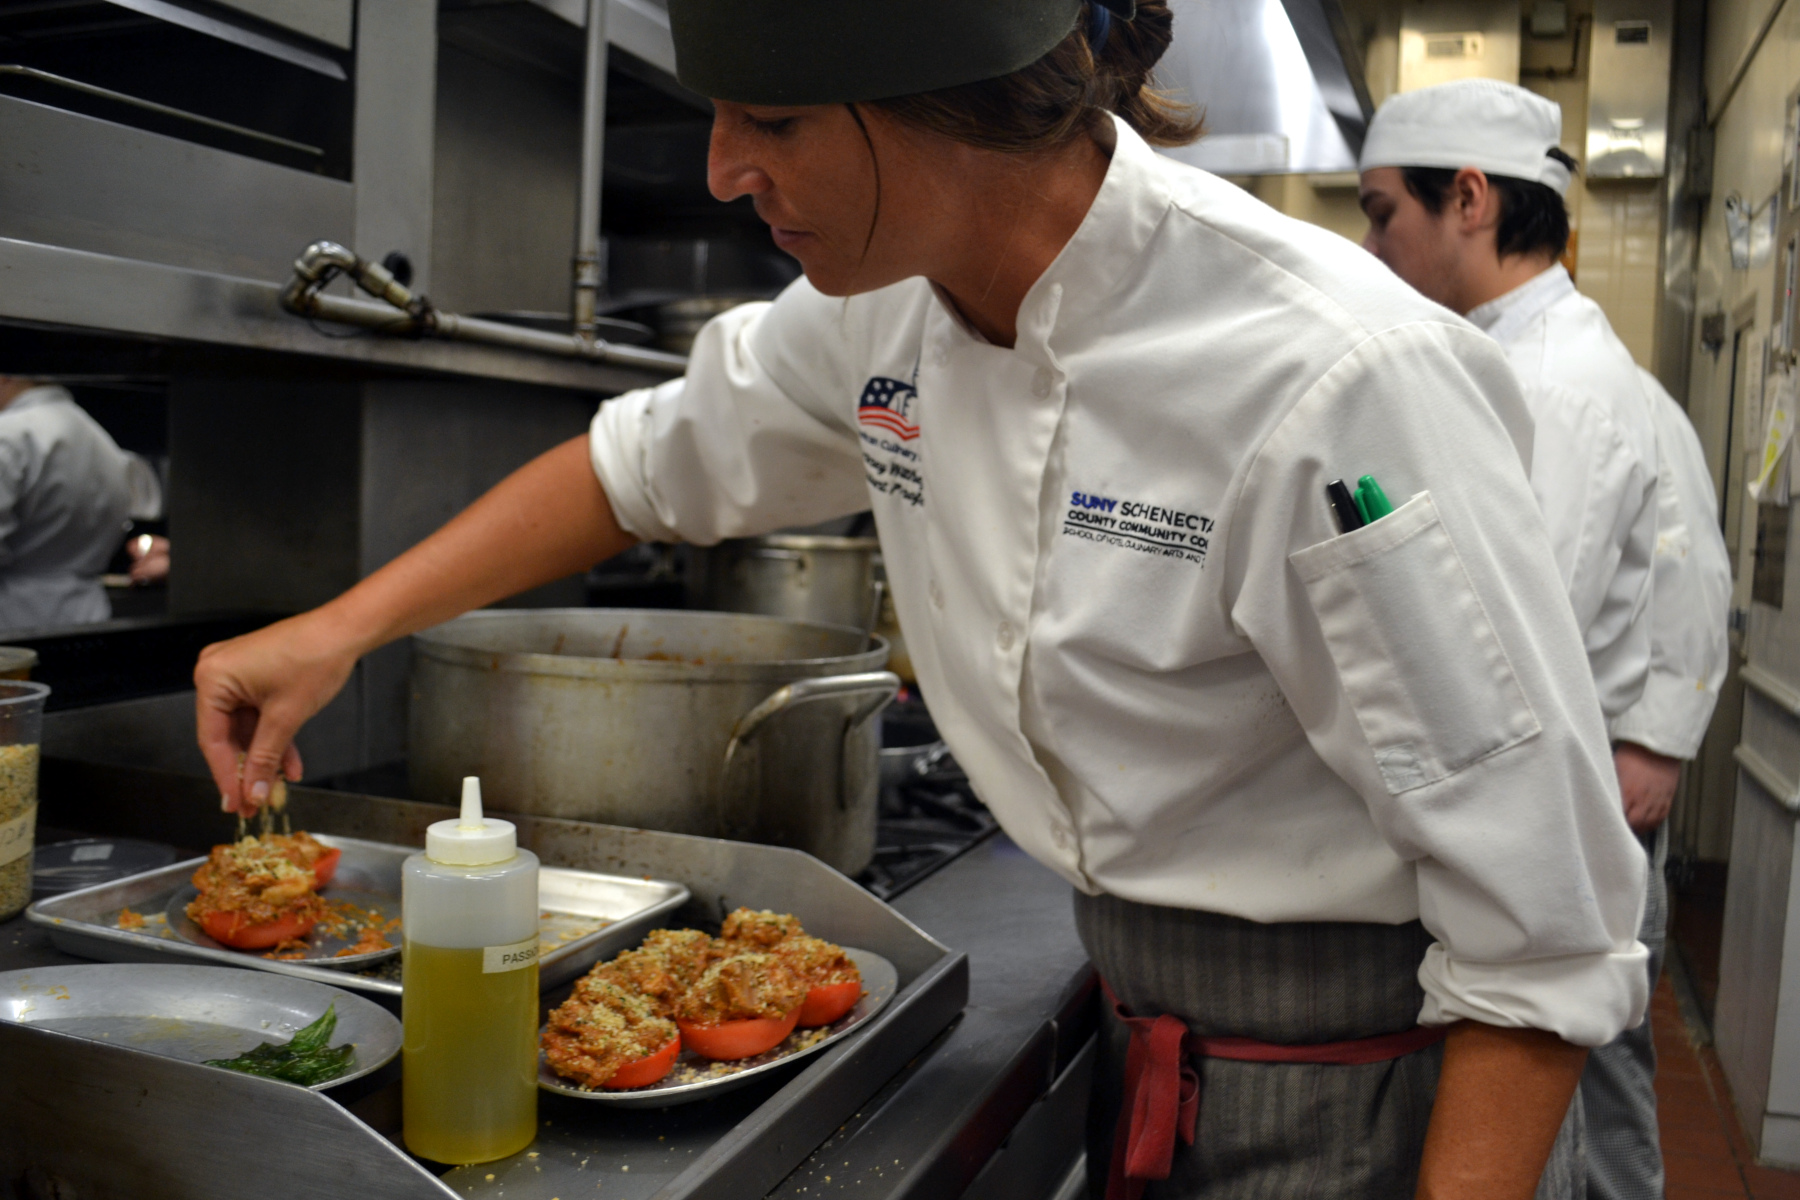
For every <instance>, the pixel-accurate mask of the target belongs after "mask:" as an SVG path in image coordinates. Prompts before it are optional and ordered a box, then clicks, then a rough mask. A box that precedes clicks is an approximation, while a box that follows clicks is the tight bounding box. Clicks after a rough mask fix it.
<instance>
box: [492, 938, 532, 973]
mask: <svg viewBox="0 0 1800 1200" xmlns="http://www.w3.org/2000/svg"><path fill="white" fill-rule="evenodd" d="M537 960H538V939H537V934H535V933H534V934H532V935H531V936H530V937H528V938H526V939H525V940H524V941H522V942H514V943H513V944H512V945H510V946H486V947H483V948H482V951H481V973H482V974H483V975H493V974H495V973H496V972H499V971H517V970H521V969H522V968H525V967H535V966H536V965H537Z"/></svg>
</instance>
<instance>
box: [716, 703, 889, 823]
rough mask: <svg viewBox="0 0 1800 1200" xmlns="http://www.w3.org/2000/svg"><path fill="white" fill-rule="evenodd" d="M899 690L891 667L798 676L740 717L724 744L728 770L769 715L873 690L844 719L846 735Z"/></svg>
mask: <svg viewBox="0 0 1800 1200" xmlns="http://www.w3.org/2000/svg"><path fill="white" fill-rule="evenodd" d="M899 691H900V677H899V676H898V675H896V674H894V673H893V672H892V671H864V672H861V673H860V674H855V675H823V676H819V677H817V678H813V679H796V680H795V681H794V682H792V683H789V684H784V685H782V686H781V687H779V688H777V689H775V690H774V691H773V692H770V693H769V695H768V696H766V697H765V698H764V699H763V701H762V703H760V704H758V705H757V706H756V707H755V708H753V709H751V710H750V711H749V712H747V713H745V714H744V715H743V716H742V717H740V718H738V723H737V724H736V725H735V726H733V727H732V730H731V741H730V742H728V743H727V744H726V746H725V774H726V776H727V777H728V778H729V776H730V774H731V768H732V765H733V763H734V762H735V760H736V759H737V754H738V747H740V746H742V745H744V744H745V743H746V742H748V741H749V740H750V739H751V738H753V737H755V736H756V735H757V733H758V731H760V730H761V729H762V727H763V726H764V725H766V724H767V723H768V721H769V719H770V718H771V717H773V716H775V715H776V714H777V713H781V712H785V711H786V710H788V709H790V708H794V707H796V706H797V705H801V704H806V703H809V702H811V701H814V700H829V699H832V698H834V697H838V696H854V695H857V694H859V693H870V694H871V695H872V698H871V699H870V700H868V701H867V702H866V703H864V704H862V705H859V706H858V707H857V709H856V711H855V712H853V713H851V714H850V718H849V720H847V721H845V722H844V736H845V737H849V736H850V735H851V734H852V733H854V732H856V730H857V729H859V728H861V726H862V724H863V722H864V721H867V720H868V719H869V718H870V717H872V716H874V715H875V714H876V713H878V712H880V711H881V710H882V709H884V708H886V707H887V706H888V702H889V701H890V700H892V699H893V698H894V697H895V695H897V694H898V693H899ZM838 800H839V803H840V804H841V803H842V802H843V780H841V779H840V780H839V781H838Z"/></svg>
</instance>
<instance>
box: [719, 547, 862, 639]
mask: <svg viewBox="0 0 1800 1200" xmlns="http://www.w3.org/2000/svg"><path fill="white" fill-rule="evenodd" d="M880 552H881V543H880V542H879V541H877V540H876V539H874V538H851V537H822V536H818V535H815V534H785V533H778V534H770V535H768V536H766V537H754V538H733V539H730V540H727V541H723V542H720V543H719V544H718V545H716V546H690V547H689V548H688V554H689V556H690V557H689V559H688V562H689V564H690V565H689V571H688V584H689V592H690V595H691V596H692V597H693V599H692V600H691V603H692V604H694V605H695V606H696V607H699V608H704V609H710V610H713V611H717V612H753V613H766V614H767V615H769V616H772V617H787V618H788V619H790V620H794V621H818V622H822V623H824V624H827V625H855V626H858V627H859V628H862V629H871V628H873V627H874V625H875V623H876V620H877V617H878V616H879V613H880V609H881V594H882V588H883V585H882V584H881V583H880V582H879V581H878V580H877V578H876V572H875V557H876V555H877V554H879V553H880Z"/></svg>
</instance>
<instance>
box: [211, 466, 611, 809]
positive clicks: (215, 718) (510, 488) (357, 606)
mask: <svg viewBox="0 0 1800 1200" xmlns="http://www.w3.org/2000/svg"><path fill="white" fill-rule="evenodd" d="M635 541H636V539H635V538H633V537H632V536H631V535H630V534H629V533H626V532H625V530H624V529H623V528H621V527H620V525H619V522H618V520H617V518H615V517H614V516H613V511H612V503H611V502H610V501H609V500H608V499H607V498H606V492H605V490H604V489H603V488H602V487H601V486H600V480H599V479H598V478H597V477H596V476H595V475H594V468H593V466H592V464H591V463H590V461H589V459H588V442H587V437H586V435H582V436H580V437H573V438H570V439H569V440H568V441H566V442H564V443H563V444H562V445H560V446H557V447H556V448H555V449H553V450H547V451H545V452H544V453H543V454H540V455H538V457H536V458H534V459H532V460H531V461H530V462H528V463H526V464H525V465H524V466H522V467H520V468H519V469H518V470H517V471H514V472H513V473H512V474H511V475H508V476H507V477H506V478H505V479H503V480H501V481H500V482H499V483H498V484H497V485H495V487H494V488H493V489H492V490H491V491H489V492H488V493H487V495H485V496H483V497H482V498H481V499H479V500H477V501H476V502H475V503H474V504H471V505H470V506H469V507H468V508H466V509H464V510H463V511H462V513H460V514H459V515H457V516H456V517H455V518H454V519H452V520H451V522H450V523H449V524H448V525H446V526H444V527H443V528H442V529H440V530H438V531H437V532H436V533H434V534H432V535H431V536H430V537H428V538H426V539H425V540H424V541H423V542H420V543H419V544H418V545H417V546H414V547H413V548H412V549H411V550H408V551H407V552H406V553H405V554H402V555H401V556H400V557H399V558H396V559H395V560H394V561H393V562H390V563H388V564H387V565H386V566H384V567H382V568H381V569H380V570H379V571H376V572H375V573H374V574H373V575H370V576H369V577H368V578H367V579H365V580H363V581H362V582H361V583H359V584H357V585H356V586H355V587H353V588H351V589H350V590H349V591H347V592H345V593H344V594H343V595H341V596H339V597H338V598H337V599H335V600H332V601H330V602H329V603H327V604H325V605H323V606H322V607H320V608H316V609H314V610H313V611H311V612H308V613H302V614H300V615H299V616H297V617H290V618H289V619H288V620H285V621H280V622H277V623H276V624H274V625H271V626H269V627H268V628H267V629H260V630H258V631H257V632H255V633H250V634H245V635H244V636H243V637H240V638H233V639H232V640H230V641H229V642H220V643H218V644H217V645H213V646H208V647H207V648H206V649H205V650H203V651H201V652H200V662H199V665H197V666H196V667H195V668H194V689H195V693H196V695H195V701H194V703H195V706H196V708H197V710H198V714H197V715H198V722H197V723H198V725H199V732H200V750H201V753H203V754H205V755H206V765H207V766H208V767H209V768H211V770H212V774H213V782H215V783H217V784H218V785H219V796H220V798H221V799H222V800H223V801H224V807H225V811H226V812H238V813H252V812H255V811H256V809H257V808H259V807H260V806H261V805H262V803H263V801H264V800H266V799H268V797H269V792H270V790H271V789H272V788H273V786H274V783H275V774H276V772H277V771H281V772H283V773H285V774H286V775H287V777H288V778H289V779H298V778H299V777H300V755H299V753H298V752H297V751H295V749H294V735H295V734H296V733H298V732H299V731H300V726H302V725H304V724H305V723H306V721H307V719H308V718H309V717H311V716H312V715H313V714H314V713H316V712H318V711H319V710H320V709H321V708H324V707H325V705H326V704H328V703H330V701H331V698H332V697H333V696H335V695H337V694H338V690H339V689H340V688H342V687H343V686H344V681H345V680H347V679H349V678H350V671H351V669H352V668H354V667H355V666H356V660H357V659H358V658H360V657H362V656H363V655H364V654H367V653H368V652H369V651H371V650H373V649H375V648H376V647H377V646H385V645H386V644H387V643H389V642H391V641H394V640H395V639H397V638H403V637H405V636H406V635H407V634H409V633H417V632H418V631H419V630H421V629H425V628H427V627H429V626H432V625H436V624H437V623H438V622H440V621H448V620H449V619H450V618H451V617H454V616H457V615H459V614H461V613H465V612H468V611H469V610H470V609H472V608H480V607H481V606H482V605H484V604H492V603H493V602H494V601H496V600H499V599H502V598H504V597H506V596H514V595H517V594H518V593H520V592H522V591H525V590H526V589H527V588H534V587H537V586H538V585H540V584H545V583H549V582H550V581H551V580H553V579H562V578H564V577H565V576H568V575H571V574H574V573H575V572H576V571H585V570H587V568H588V567H590V566H592V565H593V564H594V563H597V562H600V561H601V560H603V559H607V558H611V557H612V556H613V555H615V554H617V553H619V552H620V551H621V550H625V549H628V548H630V546H631V545H632V543H633V542H635ZM240 754H241V755H243V756H244V757H243V766H242V769H241V771H240V769H239V765H238V762H239V759H238V756H239V755H240Z"/></svg>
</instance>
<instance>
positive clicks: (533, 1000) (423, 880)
mask: <svg viewBox="0 0 1800 1200" xmlns="http://www.w3.org/2000/svg"><path fill="white" fill-rule="evenodd" d="M401 908H402V912H403V924H404V925H405V928H406V934H405V945H404V948H403V950H402V954H403V956H404V957H403V958H402V960H401V961H402V963H403V967H402V971H403V974H404V977H405V991H404V993H403V995H402V999H401V1019H402V1023H403V1024H404V1026H405V1040H404V1050H403V1058H402V1060H401V1062H402V1074H401V1080H402V1081H401V1104H402V1108H401V1113H402V1120H403V1134H404V1136H405V1138H406V1148H407V1149H408V1150H411V1151H412V1152H413V1153H414V1154H417V1155H419V1156H420V1157H422V1158H429V1159H434V1160H436V1161H438V1162H444V1163H478V1162H491V1161H492V1160H494V1159H496V1158H505V1157H506V1156H507V1155H509V1154H516V1153H518V1152H519V1151H520V1150H523V1149H524V1148H525V1147H526V1146H528V1145H530V1144H531V1141H532V1138H533V1137H534V1136H536V1132H537V1027H538V860H537V856H536V855H535V854H533V853H532V852H531V851H529V850H521V849H519V843H518V835H517V833H516V831H515V830H514V829H513V825H512V822H510V821H497V820H492V819H485V818H483V817H482V815H481V781H480V780H479V779H476V778H475V777H474V776H470V777H469V778H467V779H465V780H463V794H462V817H461V818H460V819H459V820H455V821H439V822H437V823H436V824H435V825H432V826H431V827H430V828H429V829H428V830H427V831H426V833H425V853H423V854H415V855H413V856H412V857H411V858H409V859H407V860H406V865H405V867H404V869H403V870H402V872H401Z"/></svg>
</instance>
